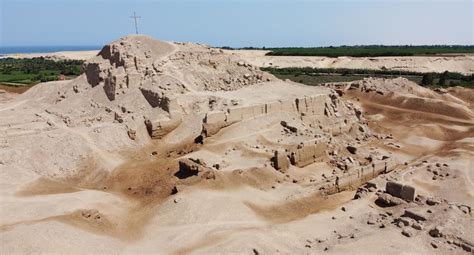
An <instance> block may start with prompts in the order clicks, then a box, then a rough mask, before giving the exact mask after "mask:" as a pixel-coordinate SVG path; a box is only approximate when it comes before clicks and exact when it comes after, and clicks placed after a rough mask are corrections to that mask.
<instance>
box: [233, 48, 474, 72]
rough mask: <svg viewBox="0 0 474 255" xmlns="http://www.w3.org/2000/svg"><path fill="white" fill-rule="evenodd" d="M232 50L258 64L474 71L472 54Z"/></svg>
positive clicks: (268, 65)
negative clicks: (286, 53)
mask: <svg viewBox="0 0 474 255" xmlns="http://www.w3.org/2000/svg"><path fill="white" fill-rule="evenodd" d="M228 52H229V53H234V54H237V55H239V56H241V57H242V58H244V59H245V60H246V61H248V62H249V63H250V64H252V65H256V66H260V67H279V68H285V67H312V68H347V69H370V70H393V71H411V72H419V73H430V72H435V73H442V72H444V71H449V72H458V73H463V74H472V73H474V55H459V56H458V55H456V56H454V55H453V56H448V55H446V56H414V57H372V58H367V57H338V58H329V57H300V56H265V54H266V53H268V51H262V50H238V51H228Z"/></svg>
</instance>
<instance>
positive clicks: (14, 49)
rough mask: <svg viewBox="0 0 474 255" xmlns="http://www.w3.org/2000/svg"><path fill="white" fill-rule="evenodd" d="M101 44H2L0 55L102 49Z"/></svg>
mask: <svg viewBox="0 0 474 255" xmlns="http://www.w3.org/2000/svg"><path fill="white" fill-rule="evenodd" d="M101 48H102V47H101V46H8V47H3V46H0V55H6V54H15V53H50V52H58V51H84V50H100V49H101Z"/></svg>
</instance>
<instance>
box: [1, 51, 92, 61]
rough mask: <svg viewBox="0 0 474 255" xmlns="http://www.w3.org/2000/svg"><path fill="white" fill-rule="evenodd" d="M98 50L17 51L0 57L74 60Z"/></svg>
mask: <svg viewBox="0 0 474 255" xmlns="http://www.w3.org/2000/svg"><path fill="white" fill-rule="evenodd" d="M97 53H99V51H96V50H91V51H59V52H53V53H18V54H8V55H5V56H2V57H0V58H7V57H8V58H18V59H19V58H39V57H44V58H49V59H54V60H63V59H75V60H87V59H90V58H92V57H94V56H96V55H97Z"/></svg>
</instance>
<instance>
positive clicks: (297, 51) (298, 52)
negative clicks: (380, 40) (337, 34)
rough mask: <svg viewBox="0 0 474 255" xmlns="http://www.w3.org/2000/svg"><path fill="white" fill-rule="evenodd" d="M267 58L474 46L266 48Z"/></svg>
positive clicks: (468, 49) (457, 50)
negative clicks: (267, 51)
mask: <svg viewBox="0 0 474 255" xmlns="http://www.w3.org/2000/svg"><path fill="white" fill-rule="evenodd" d="M266 50H270V52H269V53H267V55H269V56H326V57H341V56H351V57H380V56H420V55H442V54H461V53H474V45H466V46H462V45H453V46H448V45H435V46H408V45H407V46H383V45H370V46H339V47H332V46H331V47H315V48H266Z"/></svg>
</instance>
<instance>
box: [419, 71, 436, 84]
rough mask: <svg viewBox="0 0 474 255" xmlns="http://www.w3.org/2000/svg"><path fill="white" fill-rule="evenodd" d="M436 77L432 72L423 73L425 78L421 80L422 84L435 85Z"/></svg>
mask: <svg viewBox="0 0 474 255" xmlns="http://www.w3.org/2000/svg"><path fill="white" fill-rule="evenodd" d="M433 81H434V77H433V74H432V73H425V74H424V75H423V79H422V80H421V85H422V86H430V85H433Z"/></svg>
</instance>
